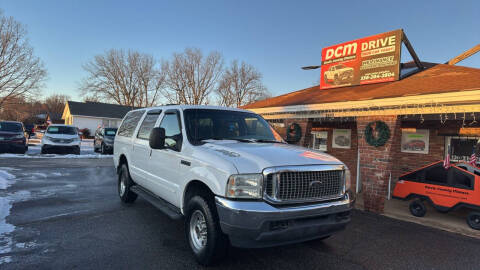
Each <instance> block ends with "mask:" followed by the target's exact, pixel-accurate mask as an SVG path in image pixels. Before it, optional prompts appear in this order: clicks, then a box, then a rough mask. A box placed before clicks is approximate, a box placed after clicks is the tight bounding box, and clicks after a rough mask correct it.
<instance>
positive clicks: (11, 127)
mask: <svg viewBox="0 0 480 270" xmlns="http://www.w3.org/2000/svg"><path fill="white" fill-rule="evenodd" d="M0 131H6V132H23V130H22V124H20V123H8V122H3V123H0Z"/></svg>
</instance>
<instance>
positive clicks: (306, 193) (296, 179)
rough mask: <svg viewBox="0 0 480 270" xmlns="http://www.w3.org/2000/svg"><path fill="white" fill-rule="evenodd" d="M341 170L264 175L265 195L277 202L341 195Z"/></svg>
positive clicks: (342, 177)
mask: <svg viewBox="0 0 480 270" xmlns="http://www.w3.org/2000/svg"><path fill="white" fill-rule="evenodd" d="M343 185H344V176H343V170H326V171H284V172H278V173H270V174H268V175H267V177H266V183H265V195H266V196H267V197H268V198H269V199H271V200H273V201H275V202H279V203H288V202H307V201H317V200H318V201H320V200H328V199H334V198H338V197H340V196H342V195H343Z"/></svg>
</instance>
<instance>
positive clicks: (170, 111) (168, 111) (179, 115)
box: [157, 109, 184, 152]
mask: <svg viewBox="0 0 480 270" xmlns="http://www.w3.org/2000/svg"><path fill="white" fill-rule="evenodd" d="M172 114H175V115H176V116H177V122H178V129H179V131H180V134H179V135H180V138H181V140H180V143H178V142H177V144H176V147H175V148H174V147H171V146H167V145H165V149H171V150H173V151H177V152H181V151H182V145H183V141H184V139H183V126H182V119H181V114H180V111H179V110H178V109H169V110H166V111H165V112H164V113H163V117H162V119H161V120H160V122H159V123H158V127H161V126H162V123H163V120H165V117H167V115H172ZM157 121H158V120H157ZM165 138H171V136H165Z"/></svg>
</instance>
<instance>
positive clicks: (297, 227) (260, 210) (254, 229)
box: [215, 193, 355, 248]
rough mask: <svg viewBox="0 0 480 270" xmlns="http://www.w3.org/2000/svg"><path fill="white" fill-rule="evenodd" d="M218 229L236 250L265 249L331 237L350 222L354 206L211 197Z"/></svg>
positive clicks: (347, 201)
mask: <svg viewBox="0 0 480 270" xmlns="http://www.w3.org/2000/svg"><path fill="white" fill-rule="evenodd" d="M215 202H216V205H217V211H218V216H219V219H220V226H221V228H222V231H223V232H224V233H225V234H227V235H228V236H229V238H230V242H231V244H232V245H233V246H236V247H245V248H251V247H269V246H277V245H284V244H290V243H296V242H303V241H307V240H311V239H315V238H321V237H324V236H327V235H331V234H333V233H334V232H336V231H340V230H342V229H344V228H345V226H346V225H347V223H348V222H350V210H351V209H352V207H353V204H354V202H355V200H354V198H353V196H352V195H351V194H349V193H346V194H345V196H344V197H342V198H341V199H340V200H336V201H330V202H321V203H318V204H309V205H301V206H284V207H281V206H274V205H270V204H268V203H266V202H263V201H233V200H228V199H225V198H221V197H215Z"/></svg>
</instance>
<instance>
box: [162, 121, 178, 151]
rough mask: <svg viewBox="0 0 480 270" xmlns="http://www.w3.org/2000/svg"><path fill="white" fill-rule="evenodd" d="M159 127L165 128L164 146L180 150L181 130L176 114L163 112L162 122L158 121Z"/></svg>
mask: <svg viewBox="0 0 480 270" xmlns="http://www.w3.org/2000/svg"><path fill="white" fill-rule="evenodd" d="M160 127H161V128H164V129H165V137H166V138H165V147H167V148H173V149H176V150H178V151H180V148H181V144H182V132H181V128H180V119H179V118H178V114H177V113H168V114H165V116H164V117H163V119H162V123H160Z"/></svg>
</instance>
